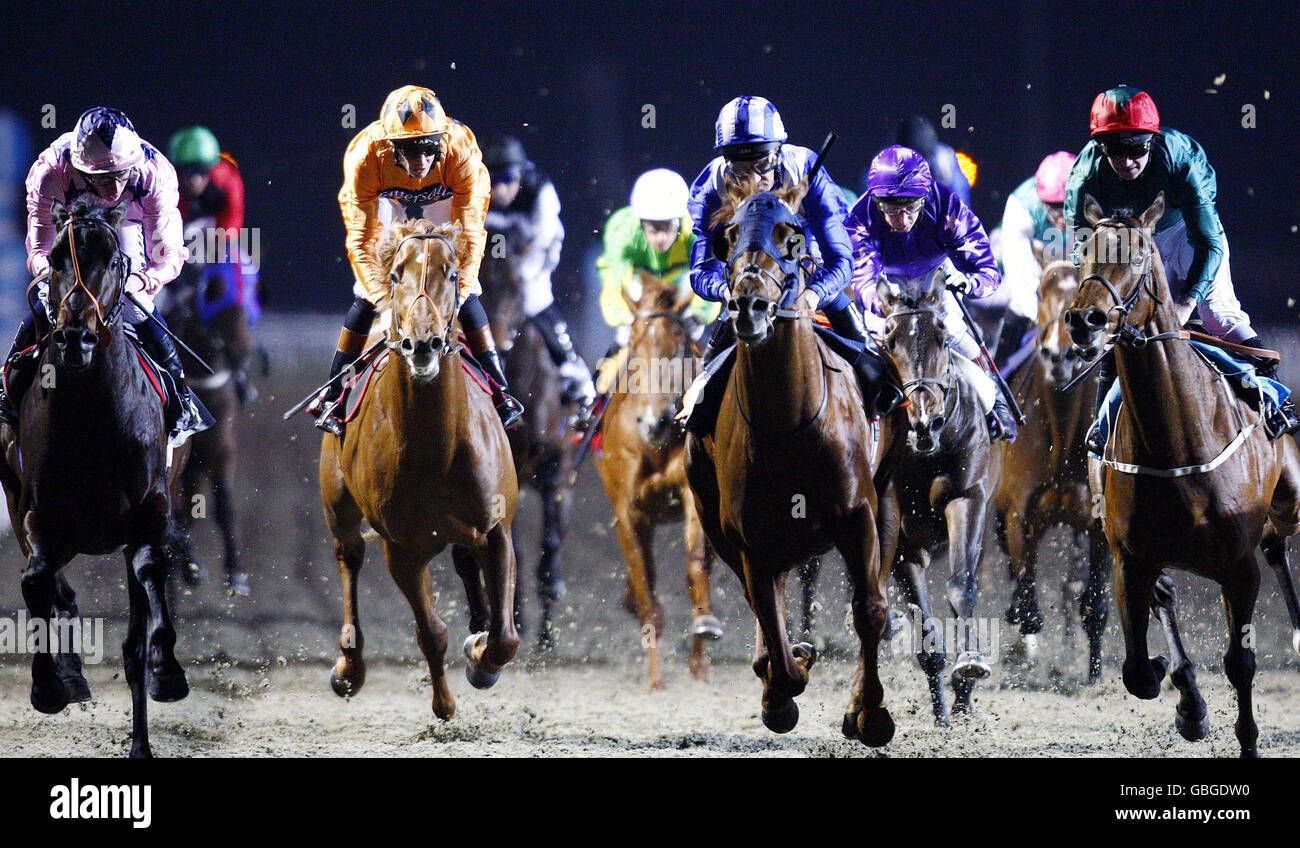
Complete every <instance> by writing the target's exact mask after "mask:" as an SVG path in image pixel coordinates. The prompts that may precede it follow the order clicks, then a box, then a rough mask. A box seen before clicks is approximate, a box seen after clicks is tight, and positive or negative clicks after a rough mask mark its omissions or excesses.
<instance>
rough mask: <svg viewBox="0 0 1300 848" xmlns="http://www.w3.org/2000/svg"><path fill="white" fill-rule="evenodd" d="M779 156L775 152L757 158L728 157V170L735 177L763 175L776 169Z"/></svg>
mask: <svg viewBox="0 0 1300 848" xmlns="http://www.w3.org/2000/svg"><path fill="white" fill-rule="evenodd" d="M778 161H779V157H778V156H777V154H776V153H775V152H773V153H769V154H767V155H766V156H760V157H758V158H757V159H741V160H737V159H728V160H727V172H728V173H729V174H731V175H732V176H733V177H739V178H745V177H761V176H764V175H766V174H770V173H772V172H773V171H775V170H776V166H777V163H778Z"/></svg>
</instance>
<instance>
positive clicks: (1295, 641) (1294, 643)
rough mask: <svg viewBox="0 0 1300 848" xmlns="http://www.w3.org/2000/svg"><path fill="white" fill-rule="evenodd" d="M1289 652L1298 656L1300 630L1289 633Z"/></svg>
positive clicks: (1299, 651) (1299, 650) (1299, 652)
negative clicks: (1293, 652)
mask: <svg viewBox="0 0 1300 848" xmlns="http://www.w3.org/2000/svg"><path fill="white" fill-rule="evenodd" d="M1291 650H1293V651H1295V652H1296V653H1297V654H1300V628H1297V629H1295V630H1292V631H1291Z"/></svg>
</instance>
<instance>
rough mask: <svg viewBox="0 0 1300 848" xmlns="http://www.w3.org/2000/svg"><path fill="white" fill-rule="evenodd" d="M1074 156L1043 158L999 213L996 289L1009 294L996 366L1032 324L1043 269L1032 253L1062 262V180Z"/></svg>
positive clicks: (1036, 315)
mask: <svg viewBox="0 0 1300 848" xmlns="http://www.w3.org/2000/svg"><path fill="white" fill-rule="evenodd" d="M1074 159H1075V156H1074V154H1073V153H1068V152H1066V151H1064V150H1058V151H1057V152H1056V153H1053V154H1052V155H1050V156H1048V157H1047V158H1045V159H1044V160H1043V161H1042V162H1041V163H1039V165H1038V171H1037V172H1035V174H1034V176H1032V177H1030V178H1029V179H1027V180H1025V181H1024V182H1023V183H1021V184H1020V185H1019V186H1017V187H1016V189H1015V191H1013V192H1011V194H1010V195H1009V196H1008V197H1007V205H1006V208H1005V209H1004V210H1003V212H1002V288H1003V289H1004V290H1006V291H1005V292H1004V294H1007V295H1009V303H1008V304H1007V316H1006V319H1005V320H1004V322H1003V328H1002V338H1001V340H1000V341H999V342H998V357H999V361H1001V360H1002V358H1003V355H1004V354H1003V352H1004V351H1005V352H1006V355H1010V354H1012V353H1014V352H1015V351H1016V350H1017V349H1018V348H1019V346H1020V342H1021V340H1022V339H1023V338H1024V336H1025V333H1026V332H1027V331H1028V330H1029V328H1030V327H1032V326H1034V325H1035V324H1036V323H1037V321H1038V284H1039V282H1040V281H1041V280H1042V276H1043V267H1042V266H1041V265H1039V264H1038V258H1037V257H1038V254H1037V253H1036V252H1035V249H1037V250H1039V251H1045V255H1046V256H1047V257H1049V258H1052V259H1064V258H1065V254H1066V250H1065V181H1066V179H1067V178H1068V177H1069V176H1070V168H1071V167H1072V166H1073V165H1074Z"/></svg>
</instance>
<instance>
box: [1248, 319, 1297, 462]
mask: <svg viewBox="0 0 1300 848" xmlns="http://www.w3.org/2000/svg"><path fill="white" fill-rule="evenodd" d="M1242 344H1243V345H1245V346H1246V347H1254V348H1265V349H1267V345H1265V344H1264V340H1263V339H1261V338H1260V337H1259V336H1251V337H1250V338H1249V339H1246V341H1244V342H1242ZM1277 366H1278V363H1277V362H1273V361H1270V362H1269V363H1268V364H1267V365H1261V366H1258V367H1256V368H1255V373H1256V374H1258V375H1259V376H1260V377H1267V378H1269V379H1270V380H1273V381H1275V382H1276V381H1277ZM1260 415H1261V416H1262V417H1263V419H1264V429H1265V430H1266V431H1267V432H1268V435H1269V438H1273V439H1277V438H1280V437H1281V436H1282V435H1283V434H1285V433H1300V415H1297V413H1296V408H1295V403H1294V402H1292V400H1291V398H1289V397H1288V398H1287V399H1286V400H1285V401H1283V402H1282V405H1281V406H1275V405H1274V404H1272V403H1269V402H1268V399H1267V398H1265V400H1264V408H1263V409H1261V410H1260Z"/></svg>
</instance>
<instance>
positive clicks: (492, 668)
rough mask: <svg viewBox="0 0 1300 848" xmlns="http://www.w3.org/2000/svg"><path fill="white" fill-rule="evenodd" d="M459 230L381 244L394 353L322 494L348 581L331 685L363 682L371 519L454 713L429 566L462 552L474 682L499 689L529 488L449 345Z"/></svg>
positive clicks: (324, 465)
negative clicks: (519, 524) (362, 575)
mask: <svg viewBox="0 0 1300 848" xmlns="http://www.w3.org/2000/svg"><path fill="white" fill-rule="evenodd" d="M460 237H461V230H460V226H459V225H458V224H432V223H430V222H428V221H425V220H422V219H415V220H411V221H404V222H401V223H398V224H395V225H394V226H393V227H392V230H391V232H390V233H389V235H388V236H387V238H386V240H385V241H384V242H383V243H382V244H381V245H380V246H379V251H378V258H379V262H380V265H381V266H382V267H383V268H384V269H385V272H386V275H387V277H388V278H389V279H390V280H391V283H390V294H389V300H390V302H391V305H392V315H393V320H392V322H391V325H390V327H389V330H388V347H389V349H390V353H389V354H388V357H389V361H388V363H387V364H386V366H385V367H383V368H382V369H381V370H380V371H379V372H378V373H377V374H376V375H375V376H374V382H373V385H372V386H371V388H370V389H369V391H367V392H366V393H365V396H364V397H363V398H362V399H361V401H360V405H359V407H358V409H357V413H356V417H355V419H354V421H353V422H352V424H351V425H350V426H349V427H348V428H347V431H346V433H345V435H344V438H343V439H342V440H340V439H339V438H338V437H337V436H334V435H328V434H327V435H326V436H325V437H324V439H323V440H322V443H321V452H320V485H321V500H322V501H323V502H324V505H325V519H326V522H327V523H328V524H329V528H330V533H331V534H333V536H334V540H335V541H334V553H335V557H336V558H337V560H338V566H339V575H340V577H341V578H342V583H343V627H342V629H341V632H340V636H339V647H340V649H341V650H342V655H341V656H340V657H339V658H338V660H337V661H336V662H335V663H334V668H333V670H332V671H331V673H330V685H331V687H332V688H333V690H334V692H335V693H336V694H338V695H339V696H341V697H346V696H350V695H354V694H356V693H357V692H358V691H359V690H360V689H361V686H362V684H363V683H364V682H365V673H366V668H365V661H364V659H363V658H362V647H363V644H364V640H363V638H362V633H361V626H360V624H359V620H358V611H357V577H358V574H359V572H360V570H361V565H362V561H363V560H364V559H365V542H364V540H363V539H362V531H361V523H362V520H363V519H364V520H365V521H366V522H368V523H369V524H370V526H371V527H372V528H373V529H374V531H375V533H377V534H378V536H379V538H380V539H382V540H383V543H384V554H385V558H386V559H387V562H388V571H389V573H390V574H391V575H392V577H393V581H394V582H395V583H396V584H397V587H398V588H399V589H400V590H401V591H402V594H403V595H404V596H405V597H406V600H407V602H408V603H410V605H411V610H412V612H413V613H414V615H415V631H416V637H417V641H418V643H419V646H420V650H421V651H422V652H423V653H424V657H425V659H426V660H427V661H428V665H429V676H430V680H431V682H432V686H433V712H434V714H435V715H436V716H437V717H438V718H440V719H443V720H447V719H450V718H451V717H452V715H453V714H454V713H455V711H456V701H455V699H454V698H453V697H452V694H451V690H450V689H449V688H448V686H447V680H446V677H445V675H444V671H443V657H444V655H445V653H446V650H447V626H446V625H445V624H444V623H443V621H442V619H441V618H439V616H438V611H437V609H436V608H435V605H434V604H435V599H434V593H433V585H432V579H431V577H430V575H429V569H428V567H427V566H428V563H429V560H431V559H432V558H433V557H435V556H436V555H438V554H439V553H440V552H441V551H442V550H443V549H444V548H445V547H446V546H447V545H451V546H452V551H451V554H452V561H453V563H454V564H455V567H456V572H457V574H458V575H459V576H460V578H461V580H462V581H463V582H464V584H465V592H466V595H467V596H468V604H469V619H470V620H469V629H470V635H469V638H468V639H467V640H466V641H465V644H464V652H465V656H466V659H467V661H468V662H467V665H466V667H465V675H466V677H467V678H468V679H469V682H470V684H471V685H473V686H474V687H475V688H478V689H486V688H489V687H491V686H492V685H493V684H495V683H496V681H497V678H498V676H499V674H500V671H501V668H502V667H503V666H504V665H505V664H506V663H507V662H509V661H510V659H511V658H512V657H514V654H515V651H516V649H517V648H518V646H519V634H518V632H517V631H516V629H515V621H514V594H515V556H514V549H513V548H512V547H511V544H510V525H511V522H512V521H513V519H514V514H515V506H516V503H517V502H518V498H519V489H518V486H517V484H516V482H515V467H514V461H513V459H512V457H511V453H510V445H509V443H508V442H507V440H506V433H505V430H504V429H502V427H501V421H500V419H499V418H498V417H497V414H496V411H495V410H494V409H493V407H492V402H491V399H490V397H489V396H488V394H487V393H486V392H483V391H481V390H480V389H479V388H478V387H477V386H476V385H475V384H474V382H473V378H471V377H470V375H469V374H467V373H466V372H465V370H464V367H463V364H462V362H461V355H462V354H461V349H460V348H459V346H456V345H455V344H454V343H453V336H452V332H453V328H454V322H455V319H456V315H457V312H458V311H459V306H460V303H459V294H458V281H457V276H458V275H457V266H456V256H457V250H456V242H457V240H458V239H459V238H460ZM485 582H486V586H485Z"/></svg>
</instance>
